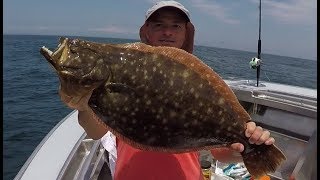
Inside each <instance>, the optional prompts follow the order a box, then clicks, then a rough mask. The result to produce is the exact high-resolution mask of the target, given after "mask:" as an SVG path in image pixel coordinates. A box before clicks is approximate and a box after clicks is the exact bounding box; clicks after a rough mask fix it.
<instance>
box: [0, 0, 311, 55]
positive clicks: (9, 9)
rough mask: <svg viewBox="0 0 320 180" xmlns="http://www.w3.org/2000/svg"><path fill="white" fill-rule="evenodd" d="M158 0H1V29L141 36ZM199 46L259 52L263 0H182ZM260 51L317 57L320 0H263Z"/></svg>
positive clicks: (32, 32) (96, 35)
mask: <svg viewBox="0 0 320 180" xmlns="http://www.w3.org/2000/svg"><path fill="white" fill-rule="evenodd" d="M155 2H157V1H155V0H68V1H65V0H54V1H53V0H3V5H4V6H3V10H4V11H3V15H4V16H3V33H4V34H33V35H66V36H68V35H69V36H90V37H91V36H92V37H108V38H124V39H137V40H138V39H139V34H138V31H139V28H140V26H141V25H142V24H143V23H144V20H145V12H146V11H147V10H148V8H150V7H151V6H152V5H153V4H154V3H155ZM178 2H180V3H181V4H183V5H184V6H185V7H186V8H187V9H188V10H189V12H190V14H191V22H192V23H193V24H194V26H195V45H203V46H210V47H220V48H228V49H236V50H244V51H251V52H257V41H258V32H259V29H258V27H259V0H180V1H178ZM261 14H262V17H261V20H262V22H261V42H262V46H261V51H262V54H263V53H266V54H275V55H282V56H289V57H298V58H303V59H313V60H316V59H317V51H316V47H317V40H316V39H317V31H316V30H317V17H316V15H317V1H316V0H262V12H261Z"/></svg>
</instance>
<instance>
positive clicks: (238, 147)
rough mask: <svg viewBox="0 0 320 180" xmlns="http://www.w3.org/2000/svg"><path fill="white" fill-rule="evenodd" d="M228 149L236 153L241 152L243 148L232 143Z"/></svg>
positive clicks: (238, 144) (239, 144)
mask: <svg viewBox="0 0 320 180" xmlns="http://www.w3.org/2000/svg"><path fill="white" fill-rule="evenodd" d="M230 147H231V149H232V150H234V151H237V152H242V151H243V150H244V146H243V145H242V144H241V143H233V144H231V146H230Z"/></svg>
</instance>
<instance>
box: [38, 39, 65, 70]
mask: <svg viewBox="0 0 320 180" xmlns="http://www.w3.org/2000/svg"><path fill="white" fill-rule="evenodd" d="M59 42H60V43H59V45H58V47H57V49H56V50H54V51H51V50H50V49H48V48H47V47H45V46H42V47H41V49H40V53H41V54H42V55H43V56H44V57H45V58H46V59H47V61H48V62H49V63H50V64H51V65H52V66H53V67H54V68H55V69H56V70H59V66H58V64H59V63H62V62H63V61H64V60H66V59H67V58H66V57H67V52H68V46H67V42H68V38H64V37H61V38H60V40H59Z"/></svg>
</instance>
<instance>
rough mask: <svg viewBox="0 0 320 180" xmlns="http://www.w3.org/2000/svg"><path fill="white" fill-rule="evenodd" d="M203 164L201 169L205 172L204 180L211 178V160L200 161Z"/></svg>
mask: <svg viewBox="0 0 320 180" xmlns="http://www.w3.org/2000/svg"><path fill="white" fill-rule="evenodd" d="M200 164H201V169H202V174H203V179H204V180H211V174H212V171H211V162H210V161H206V160H203V161H201V162H200Z"/></svg>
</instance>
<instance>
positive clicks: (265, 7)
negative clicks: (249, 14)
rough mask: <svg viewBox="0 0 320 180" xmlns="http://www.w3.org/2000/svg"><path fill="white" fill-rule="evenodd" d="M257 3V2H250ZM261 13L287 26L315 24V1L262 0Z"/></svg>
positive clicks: (256, 0) (255, 0) (254, 0)
mask: <svg viewBox="0 0 320 180" xmlns="http://www.w3.org/2000/svg"><path fill="white" fill-rule="evenodd" d="M252 2H254V3H259V1H258V0H252ZM261 3H262V4H261V6H262V12H264V14H266V15H267V16H271V17H273V18H274V19H275V20H277V21H280V22H282V23H289V24H313V25H314V24H316V21H317V18H316V16H317V1H316V0H287V1H277V0H264V1H263V2H261Z"/></svg>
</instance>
